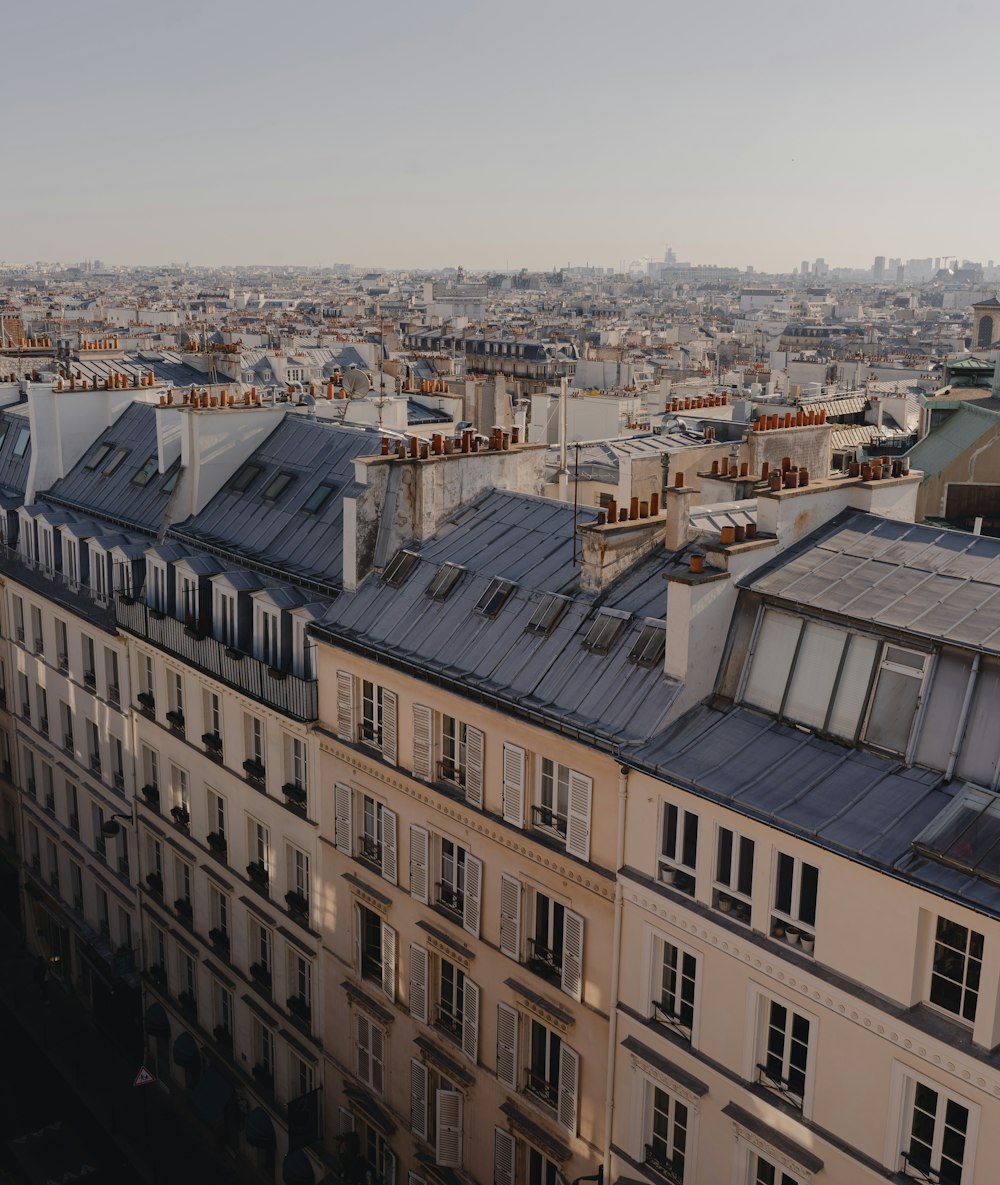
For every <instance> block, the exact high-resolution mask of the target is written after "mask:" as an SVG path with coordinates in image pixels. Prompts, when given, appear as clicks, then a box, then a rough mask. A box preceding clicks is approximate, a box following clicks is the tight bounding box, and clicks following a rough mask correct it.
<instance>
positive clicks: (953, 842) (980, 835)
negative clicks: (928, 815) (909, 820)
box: [913, 785, 1000, 881]
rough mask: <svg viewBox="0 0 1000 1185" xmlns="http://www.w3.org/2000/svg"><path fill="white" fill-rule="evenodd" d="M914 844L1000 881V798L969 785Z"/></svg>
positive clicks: (981, 874)
mask: <svg viewBox="0 0 1000 1185" xmlns="http://www.w3.org/2000/svg"><path fill="white" fill-rule="evenodd" d="M913 846H914V847H915V848H916V849H917V851H919V852H922V853H923V854H924V855H927V856H930V857H931V858H932V859H934V860H940V861H942V862H943V863H945V864H951V865H954V866H955V867H957V868H962V869H967V870H969V871H971V872H973V873H975V874H976V875H977V876H983V877H987V878H988V879H990V880H993V881H1000V797H998V796H997V795H996V794H991V793H990V792H989V791H988V790H983V789H981V788H980V787H979V786H972V785H966V787H965V788H964V790H962V791H960V792H959V794H958V796H957V797H956V798H955V799H953V801H952V802H950V803H949V804H948V806H947V807H945V809H944V810H943V811H942V812H941V813H940V814H939V815H938V817H937V818H936V819H934V820H933V821H932V822H931V823H930V824H929V825H928V826H927V827H925V828H924V830H923V831H922V832H921V833H920V835H918V836H917V838H916V839H915V840H914V841H913Z"/></svg>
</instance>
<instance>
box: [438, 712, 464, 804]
mask: <svg viewBox="0 0 1000 1185" xmlns="http://www.w3.org/2000/svg"><path fill="white" fill-rule="evenodd" d="M467 744H468V728H467V725H465V724H463V723H462V722H461V721H460V720H456V719H455V717H454V716H442V717H441V779H442V781H445V782H451V783H452V784H453V785H455V786H460V787H464V786H465V777H466V768H467V760H466V757H467V755H466V748H467Z"/></svg>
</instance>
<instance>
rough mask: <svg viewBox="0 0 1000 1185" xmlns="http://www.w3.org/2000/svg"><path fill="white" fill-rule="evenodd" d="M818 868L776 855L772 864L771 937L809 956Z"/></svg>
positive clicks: (813, 923)
mask: <svg viewBox="0 0 1000 1185" xmlns="http://www.w3.org/2000/svg"><path fill="white" fill-rule="evenodd" d="M818 888H819V869H818V868H815V867H814V866H813V865H812V864H806V863H805V861H803V860H799V859H797V858H796V857H794V856H789V855H786V853H784V852H779V853H778V856H777V860H776V862H775V878H774V911H773V914H772V917H771V937H772V938H780V939H784V941H785V942H787V943H788V945H789V946H801V948H802V950H804V951H805V952H806V953H807V954H812V951H813V944H814V942H815V939H816V897H817V891H818Z"/></svg>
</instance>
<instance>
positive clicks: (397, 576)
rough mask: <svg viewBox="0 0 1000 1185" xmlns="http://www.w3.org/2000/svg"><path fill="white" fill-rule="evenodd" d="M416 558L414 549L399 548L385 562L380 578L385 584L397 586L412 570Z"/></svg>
mask: <svg viewBox="0 0 1000 1185" xmlns="http://www.w3.org/2000/svg"><path fill="white" fill-rule="evenodd" d="M417 559H418V556H417V553H416V552H415V551H406V550H405V549H403V548H401V549H400V550H399V551H397V552H396V554H395V555H394V556H393V557H392V559H391V560H390V561H389V562H388V564H386V567H385V571H384V572H383V573H382V579H383V581H384V582H385V583H386V584H391V585H392V587H393V588H399V586H400V585H401V584H402V583H403V581H404V580H405V579H406V578H407V576H409V574H410V573H411V572H412V571H413V567H414V565H415V564H416V562H417Z"/></svg>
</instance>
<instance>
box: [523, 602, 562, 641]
mask: <svg viewBox="0 0 1000 1185" xmlns="http://www.w3.org/2000/svg"><path fill="white" fill-rule="evenodd" d="M568 604H569V601H568V600H567V598H566V597H562V596H560V595H559V594H558V593H546V594H545V596H544V597H542V599H541V600H540V601H539V602H538V604H537V605H536V607H535V611H534V613H532V615H531V620H530V621H529V622H528V627H527V628H528V629H529V630H530V632H531V633H533V634H547V633H548V632H549V631H550V630H551V629H552V627H553V626H554V625H555V624H556V622H557V621H558V620H559V618H560V617H562V615H563V613H564V612H565V611H566V606H567V605H568Z"/></svg>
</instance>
